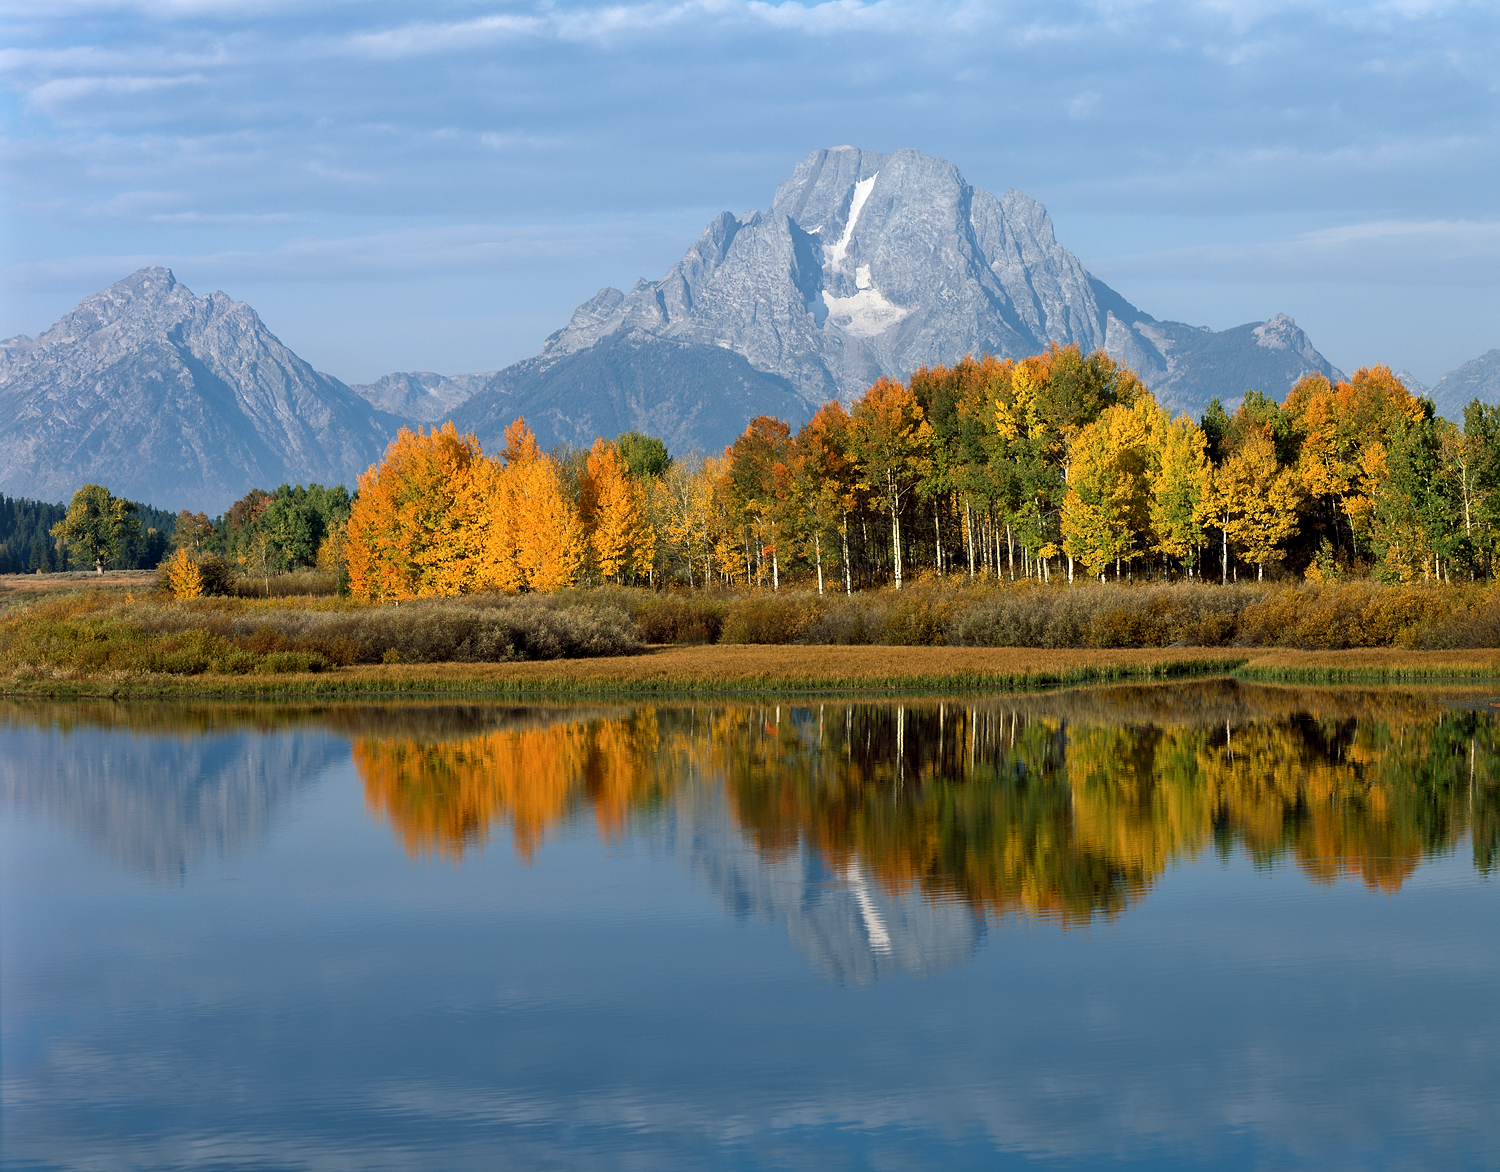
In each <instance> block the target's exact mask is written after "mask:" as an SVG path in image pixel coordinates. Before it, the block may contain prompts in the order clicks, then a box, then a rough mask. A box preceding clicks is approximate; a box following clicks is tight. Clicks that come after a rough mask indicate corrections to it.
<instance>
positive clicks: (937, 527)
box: [932, 497, 943, 578]
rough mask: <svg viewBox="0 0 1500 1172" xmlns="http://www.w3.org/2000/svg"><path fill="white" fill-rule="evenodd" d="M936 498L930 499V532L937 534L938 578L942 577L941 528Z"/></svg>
mask: <svg viewBox="0 0 1500 1172" xmlns="http://www.w3.org/2000/svg"><path fill="white" fill-rule="evenodd" d="M938 516H939V513H938V503H937V497H933V498H932V531H933V532H934V533H935V534H937V538H936V540H937V572H938V577H939V578H941V577H942V576H943V526H942V523H941V522H940V521H939V520H938Z"/></svg>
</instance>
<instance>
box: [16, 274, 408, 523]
mask: <svg viewBox="0 0 1500 1172" xmlns="http://www.w3.org/2000/svg"><path fill="white" fill-rule="evenodd" d="M12 354H13V356H12V358H11V360H10V361H9V362H7V363H6V364H5V366H4V367H3V368H0V384H3V389H4V392H5V396H6V406H7V414H8V415H9V418H7V419H4V420H0V489H4V490H6V491H10V492H19V493H26V494H29V495H33V496H44V497H50V498H52V499H58V498H63V497H67V496H68V495H70V494H71V493H72V492H73V490H74V489H76V488H77V487H78V485H79V484H82V483H85V482H88V481H96V482H100V483H105V484H108V485H109V486H110V487H111V488H112V489H113V490H114V491H115V492H116V493H118V494H120V495H124V496H129V497H132V498H134V499H136V500H143V501H148V502H150V503H152V504H156V505H158V506H161V507H167V508H178V507H190V508H193V509H195V510H196V509H204V510H209V511H215V510H217V509H220V508H223V507H225V506H227V505H228V504H229V503H230V502H231V501H233V500H234V499H235V498H237V497H239V496H241V495H243V494H244V492H245V491H246V490H248V489H249V488H250V487H252V486H254V485H260V486H262V487H274V486H275V485H277V484H279V483H281V482H282V481H284V480H292V481H302V482H306V481H310V480H318V481H322V482H324V483H339V482H346V483H351V484H352V483H353V480H354V477H355V475H356V474H357V473H359V472H361V471H363V470H364V469H365V468H366V467H368V466H369V464H370V463H371V462H372V461H373V460H374V459H375V458H376V457H377V456H378V455H379V453H380V451H381V450H382V449H383V448H384V446H385V441H386V438H387V435H388V433H389V432H390V431H392V430H393V429H394V428H393V424H394V423H395V421H394V420H392V419H390V418H389V417H387V416H385V415H383V414H380V413H378V412H377V411H376V410H375V409H374V408H372V407H371V406H370V405H369V404H368V403H366V402H365V401H364V400H362V399H360V398H359V397H358V396H357V395H355V394H354V393H353V392H351V391H350V390H349V388H348V387H346V386H344V384H343V383H341V382H339V381H338V380H337V379H334V378H330V377H329V376H327V375H324V374H320V373H318V372H317V371H315V370H313V368H312V367H311V366H309V365H308V364H307V363H306V362H304V361H303V360H302V359H301V358H299V357H298V356H297V355H296V354H294V353H292V351H291V350H289V349H288V348H287V347H286V346H284V345H283V344H282V343H281V341H280V340H279V339H278V338H277V337H276V336H275V335H274V334H272V333H271V332H270V331H269V330H268V329H266V327H265V325H264V324H263V323H262V322H261V320H260V318H259V317H258V316H257V315H256V313H255V311H254V310H253V309H251V308H250V306H248V305H246V304H245V303H244V302H240V301H235V300H233V299H232V298H230V297H228V296H227V295H225V294H224V293H221V292H215V293H213V294H210V295H209V296H208V297H195V296H194V295H193V293H192V290H190V289H188V288H187V287H186V286H185V285H182V284H181V283H179V282H178V281H177V279H176V277H174V276H173V274H172V272H171V270H170V269H166V268H158V267H152V268H143V269H140V270H138V271H136V272H135V273H132V274H131V275H130V276H128V277H126V278H124V279H123V280H121V281H116V282H115V283H114V284H113V285H110V286H109V287H108V288H106V289H102V290H100V291H99V292H98V293H95V294H92V295H91V296H89V297H86V298H84V300H83V301H81V302H80V303H79V304H78V305H77V306H76V307H75V308H74V309H73V310H71V311H70V312H68V313H67V314H64V315H63V317H62V318H60V319H59V320H58V321H57V323H56V324H54V325H53V326H52V327H51V328H50V329H48V330H46V331H45V332H43V333H42V334H41V335H40V336H39V337H38V338H37V339H36V341H35V343H34V344H32V345H30V346H25V347H15V348H13V350H12Z"/></svg>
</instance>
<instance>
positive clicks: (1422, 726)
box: [713, 704, 1500, 922]
mask: <svg viewBox="0 0 1500 1172" xmlns="http://www.w3.org/2000/svg"><path fill="white" fill-rule="evenodd" d="M1027 707H1028V708H1031V709H1032V710H1033V711H1031V712H1028V713H1027V714H1025V715H1022V714H1021V713H1020V712H1019V711H1012V712H1010V713H1009V714H1007V713H1005V712H1003V711H995V710H994V709H990V708H985V707H975V706H953V705H945V704H939V705H925V706H923V705H905V706H894V707H885V708H874V707H858V708H856V707H849V708H839V709H831V708H828V707H826V706H825V707H822V708H820V709H818V710H816V711H796V710H790V709H788V710H785V712H786V714H785V717H784V718H783V717H782V716H780V714H777V715H776V716H774V717H771V718H770V719H768V716H769V715H770V713H769V712H756V713H731V714H725V716H724V717H722V718H721V722H720V726H719V728H718V729H717V730H716V736H715V744H714V747H713V752H714V755H715V757H716V764H717V765H718V767H719V768H720V769H721V770H722V772H723V774H724V776H725V777H726V778H727V779H728V782H729V785H730V789H731V793H732V795H733V800H734V804H735V808H736V810H737V812H738V816H739V817H740V819H741V821H742V823H743V825H744V826H745V828H746V830H747V831H748V833H749V834H750V835H751V836H752V837H753V839H754V840H755V841H756V842H757V844H758V845H759V846H760V847H761V848H762V849H763V850H766V851H768V852H775V851H778V850H784V849H786V848H788V847H789V846H790V845H791V844H792V843H794V842H797V841H799V840H800V839H801V838H803V837H805V838H806V839H808V840H810V841H812V842H813V843H815V844H816V845H817V846H818V848H819V849H820V850H822V851H823V852H824V853H825V854H826V855H828V856H829V857H830V858H831V859H833V860H840V859H852V858H855V857H858V858H859V859H861V860H863V862H864V864H865V866H866V867H867V868H868V870H869V871H870V872H872V873H873V874H874V875H875V876H876V877H877V878H878V879H879V881H881V882H882V883H884V884H886V885H888V886H889V887H891V888H892V889H895V888H899V887H902V886H905V885H908V884H911V883H916V884H919V885H921V886H922V887H924V888H925V889H927V890H928V891H930V892H933V893H934V894H957V895H959V896H961V897H963V898H964V899H966V900H969V901H970V902H972V903H974V904H975V905H976V906H980V907H982V908H984V909H986V910H990V911H994V912H1009V911H1021V912H1027V913H1033V914H1043V915H1048V916H1055V917H1057V918H1059V919H1062V920H1063V921H1065V922H1082V921H1086V920H1088V919H1089V918H1091V917H1092V916H1094V915H1097V914H1106V915H1108V914H1113V913H1115V912H1118V911H1119V910H1120V909H1121V908H1122V907H1124V906H1125V905H1126V904H1127V903H1128V902H1130V901H1131V900H1132V899H1135V898H1137V897H1139V896H1140V895H1141V894H1143V893H1144V891H1145V890H1146V888H1147V886H1148V885H1149V884H1150V883H1151V882H1152V881H1154V880H1155V878H1156V877H1157V876H1158V875H1160V874H1161V873H1162V872H1163V871H1164V870H1165V869H1166V867H1167V866H1168V865H1169V864H1170V863H1171V862H1172V861H1173V860H1174V859H1177V858H1182V857H1191V856H1194V855H1197V854H1199V853H1200V852H1202V851H1203V850H1204V849H1205V848H1207V847H1209V846H1210V845H1213V846H1216V847H1217V848H1218V849H1220V850H1221V851H1227V850H1229V849H1230V848H1231V847H1232V846H1233V845H1235V844H1239V845H1241V846H1243V848H1244V849H1245V850H1246V851H1247V852H1248V853H1249V854H1250V855H1251V856H1252V857H1253V858H1254V859H1256V860H1257V861H1258V862H1261V863H1270V862H1274V861H1277V860H1280V859H1283V858H1290V859H1291V860H1293V861H1295V863H1296V864H1297V865H1298V866H1299V867H1301V868H1302V869H1303V870H1304V871H1305V872H1306V873H1307V874H1309V875H1310V876H1311V877H1312V878H1314V879H1316V880H1320V881H1332V880H1333V879H1335V878H1337V877H1339V876H1341V875H1348V876H1357V877H1359V878H1360V879H1361V880H1362V881H1363V882H1364V883H1366V884H1367V885H1368V886H1370V887H1371V888H1372V889H1381V890H1393V889H1395V888H1396V887H1399V886H1400V884H1401V883H1402V881H1403V880H1404V879H1405V878H1406V877H1407V876H1408V875H1410V874H1411V873H1412V872H1413V871H1414V870H1415V868H1416V867H1417V865H1418V863H1419V862H1420V861H1421V859H1422V858H1424V857H1428V856H1430V855H1432V854H1435V853H1439V852H1443V851H1447V850H1450V849H1452V848H1453V847H1454V846H1455V845H1456V843H1457V841H1458V839H1459V838H1460V837H1461V836H1462V835H1463V833H1464V832H1465V831H1466V830H1469V831H1471V832H1472V835H1473V840H1474V855H1475V862H1476V865H1477V866H1479V867H1481V868H1482V869H1485V870H1489V869H1491V868H1493V866H1494V865H1495V858H1496V854H1497V849H1496V825H1497V817H1496V812H1497V810H1500V789H1497V786H1496V784H1495V778H1496V773H1497V766H1500V738H1497V731H1496V724H1495V721H1494V719H1493V717H1490V716H1487V715H1481V714H1479V713H1475V712H1455V711H1451V710H1447V709H1441V708H1437V707H1436V706H1430V707H1429V708H1428V709H1427V710H1426V711H1424V712H1422V713H1421V714H1420V716H1418V715H1414V714H1412V713H1409V712H1406V711H1404V710H1401V709H1399V708H1398V710H1397V711H1396V712H1395V713H1394V714H1389V713H1387V714H1376V715H1372V716H1370V717H1368V718H1365V719H1359V718H1356V717H1351V716H1348V715H1347V714H1344V713H1339V715H1337V716H1335V717H1329V718H1323V719H1320V718H1319V715H1318V714H1317V713H1316V712H1315V711H1314V712H1308V711H1306V710H1305V709H1304V710H1303V711H1302V712H1300V713H1298V714H1297V715H1295V716H1291V717H1285V716H1282V717H1277V718H1273V719H1270V720H1265V721H1259V720H1254V719H1252V720H1250V721H1249V722H1248V723H1246V724H1243V725H1239V726H1236V725H1234V724H1233V723H1232V722H1230V723H1227V724H1225V725H1224V726H1222V727H1207V728H1205V727H1201V726H1200V727H1193V726H1186V727H1171V726H1167V727H1163V726H1161V725H1147V726H1123V727H1121V726H1109V725H1099V724H1081V725H1080V724H1070V723H1068V721H1067V720H1066V718H1062V719H1058V718H1057V717H1056V716H1055V715H1049V714H1046V712H1045V706H1044V705H1042V704H1028V705H1027ZM1037 709H1041V711H1040V712H1039V711H1037ZM1382 716H1383V717H1384V718H1382Z"/></svg>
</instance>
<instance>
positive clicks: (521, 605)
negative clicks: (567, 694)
mask: <svg viewBox="0 0 1500 1172" xmlns="http://www.w3.org/2000/svg"><path fill="white" fill-rule="evenodd" d="M640 645H641V644H640V639H639V636H638V635H637V633H636V630H635V628H634V626H633V624H632V623H631V622H630V619H629V617H628V616H627V615H626V614H625V612H624V611H623V610H620V609H619V608H617V607H611V606H599V607H591V608H589V607H580V606H571V607H564V606H557V605H555V604H554V603H553V601H552V600H548V599H542V598H520V599H515V598H509V599H507V598H498V597H497V598H485V599H468V600H462V601H460V600H430V601H419V602H413V603H407V604H406V605H403V606H379V607H376V606H358V605H352V604H340V603H338V602H336V601H335V600H332V599H330V600H327V601H325V602H322V603H314V602H312V601H310V600H305V601H303V602H301V603H300V604H297V605H292V604H287V603H284V602H283V603H276V602H269V603H266V602H263V603H260V604H256V603H253V602H244V601H240V600H234V599H191V600H163V599H160V598H148V599H140V600H137V599H133V598H127V599H117V598H108V597H105V596H100V595H97V594H95V595H75V596H71V597H66V598H60V599H51V600H47V601H45V602H43V603H40V604H38V605H35V606H29V607H20V608H14V609H12V610H10V611H9V612H7V613H6V614H4V615H3V617H0V663H4V664H5V665H6V666H8V667H10V668H11V669H12V670H13V671H16V670H21V671H24V670H27V669H33V670H39V669H47V670H51V671H59V670H61V671H74V672H81V673H85V674H96V673H100V672H152V673H166V674H171V675H195V674H201V673H204V672H213V673H227V674H246V673H284V672H305V671H318V670H322V669H324V668H327V667H330V666H347V665H351V664H359V663H438V662H451V663H507V662H515V661H519V660H529V659H558V658H563V657H580V656H592V655H623V654H628V653H630V652H633V651H636V650H638V649H639V648H640Z"/></svg>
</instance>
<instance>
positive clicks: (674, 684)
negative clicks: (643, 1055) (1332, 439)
mask: <svg viewBox="0 0 1500 1172" xmlns="http://www.w3.org/2000/svg"><path fill="white" fill-rule="evenodd" d="M1225 675H1232V676H1234V677H1236V678H1239V679H1245V680H1250V681H1255V682H1261V683H1305V684H1309V683H1310V684H1341V683H1348V684H1383V683H1384V684H1411V683H1444V682H1452V683H1467V684H1477V683H1482V682H1484V681H1487V680H1495V681H1497V682H1500V649H1487V650H1482V651H1407V650H1400V649H1366V650H1352V651H1291V650H1281V649H1259V648H1253V649H1230V648H1222V647H1177V648H1121V649H1112V650H1095V649H1077V650H1069V649H1060V650H1046V649H1038V648H1007V647H893V646H884V645H878V646H868V645H866V646H803V645H763V644H742V645H728V646H726V645H723V644H713V645H702V646H681V645H672V646H655V647H651V648H648V649H647V650H646V651H645V652H643V653H641V654H637V655H628V656H609V657H599V658H589V659H559V660H540V661H527V662H521V663H498V664H496V663H419V664H370V665H358V666H353V667H342V668H329V669H327V670H324V671H320V672H302V673H286V674H264V673H263V674H247V675H207V674H205V675H191V676H178V675H165V674H149V673H115V674H109V675H94V676H89V675H75V674H72V673H65V672H55V673H51V672H41V671H36V672H32V673H23V672H17V673H15V674H13V675H12V676H11V677H10V678H8V679H5V680H3V681H0V697H5V698H12V699H23V698H33V699H79V698H95V699H122V700H123V699H163V698H180V699H240V700H255V699H265V700H275V699H287V698H294V697H306V698H310V699H318V698H351V699H352V698H355V697H362V696H363V697H371V698H383V699H390V698H401V697H410V698H413V699H416V698H423V697H427V698H431V697H450V696H451V697H455V698H457V697H474V698H497V699H508V698H516V699H521V698H549V697H550V698H578V699H583V698H587V697H592V696H611V697H624V696H651V697H661V698H668V697H673V696H714V695H723V696H729V695H772V694H774V695H833V694H839V695H866V696H890V695H898V694H912V693H926V694H935V693H939V692H949V693H954V692H962V693H969V694H973V693H976V692H1013V691H1034V690H1038V689H1045V688H1058V687H1069V686H1077V685H1083V684H1096V683H1097V684H1103V683H1119V682H1126V681H1132V680H1139V681H1160V680H1169V679H1190V678H1205V677H1209V676H1225Z"/></svg>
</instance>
